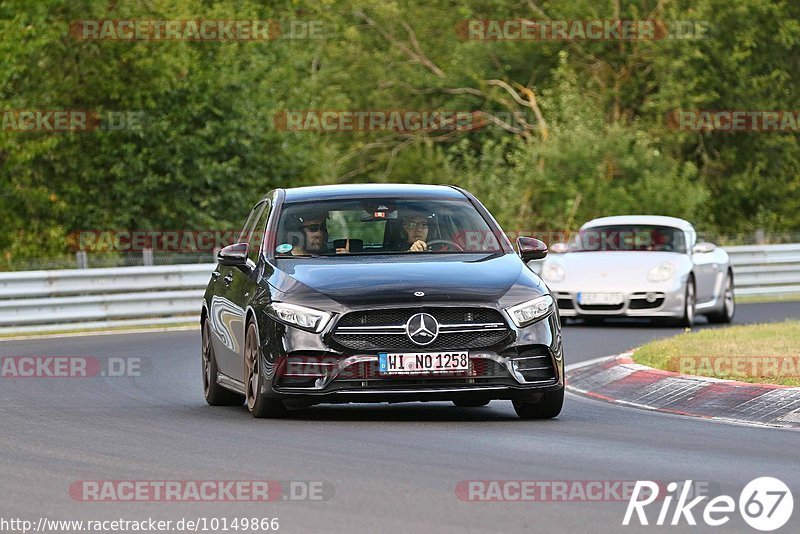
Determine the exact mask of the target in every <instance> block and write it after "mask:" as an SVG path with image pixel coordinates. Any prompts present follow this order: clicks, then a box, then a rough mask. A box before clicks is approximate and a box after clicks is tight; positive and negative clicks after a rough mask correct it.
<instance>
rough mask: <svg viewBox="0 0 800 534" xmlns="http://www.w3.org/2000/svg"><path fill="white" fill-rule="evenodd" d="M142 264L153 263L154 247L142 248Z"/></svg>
mask: <svg viewBox="0 0 800 534" xmlns="http://www.w3.org/2000/svg"><path fill="white" fill-rule="evenodd" d="M142 265H153V249H152V248H143V249H142Z"/></svg>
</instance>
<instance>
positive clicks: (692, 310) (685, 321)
mask: <svg viewBox="0 0 800 534" xmlns="http://www.w3.org/2000/svg"><path fill="white" fill-rule="evenodd" d="M683 300H684V302H683V317H682V318H681V320H680V322H679V324H680V326H683V327H686V328H691V327H693V326H694V320H695V317H696V315H697V293H696V291H695V285H694V277H693V276H689V280H688V281H687V282H686V295H685V298H684V299H683Z"/></svg>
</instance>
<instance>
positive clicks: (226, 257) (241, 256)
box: [217, 243, 250, 268]
mask: <svg viewBox="0 0 800 534" xmlns="http://www.w3.org/2000/svg"><path fill="white" fill-rule="evenodd" d="M248 252H250V245H248V244H247V243H234V244H233V245H228V246H227V247H225V248H223V249H222V250H220V251H219V253H217V261H218V262H219V264H220V265H225V266H226V267H239V268H244V267H245V266H246V265H247V253H248Z"/></svg>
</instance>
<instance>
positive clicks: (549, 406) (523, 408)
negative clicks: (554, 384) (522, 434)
mask: <svg viewBox="0 0 800 534" xmlns="http://www.w3.org/2000/svg"><path fill="white" fill-rule="evenodd" d="M563 406H564V388H563V387H562V388H561V389H559V390H557V391H548V392H546V393H544V395H542V398H541V399H540V400H539V401H538V402H524V401H514V411H515V412H517V415H518V416H519V418H520V419H552V418H554V417H556V416H558V414H560V413H561V408H562V407H563Z"/></svg>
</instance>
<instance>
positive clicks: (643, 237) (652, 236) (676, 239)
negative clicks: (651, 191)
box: [569, 224, 686, 253]
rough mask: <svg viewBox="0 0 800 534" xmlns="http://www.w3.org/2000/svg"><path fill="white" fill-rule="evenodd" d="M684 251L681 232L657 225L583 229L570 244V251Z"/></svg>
mask: <svg viewBox="0 0 800 534" xmlns="http://www.w3.org/2000/svg"><path fill="white" fill-rule="evenodd" d="M615 250H616V251H640V252H648V251H649V252H652V251H657V252H680V253H685V252H686V240H685V238H684V233H683V231H682V230H680V229H678V228H673V227H671V226H657V225H640V224H625V225H610V226H595V227H592V228H585V229H583V230H581V231H580V232H578V235H577V236H575V240H574V241H573V242H572V243H570V246H569V251H570V252H601V251H615Z"/></svg>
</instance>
